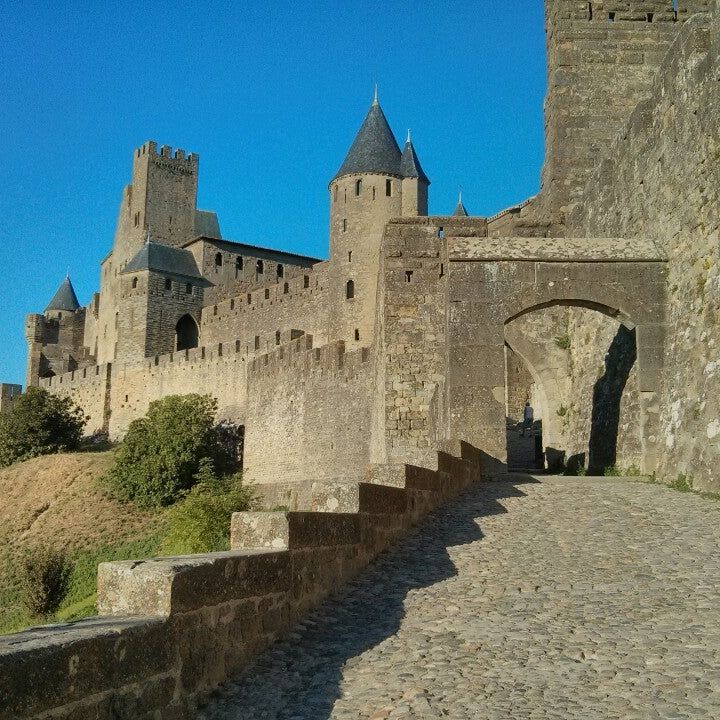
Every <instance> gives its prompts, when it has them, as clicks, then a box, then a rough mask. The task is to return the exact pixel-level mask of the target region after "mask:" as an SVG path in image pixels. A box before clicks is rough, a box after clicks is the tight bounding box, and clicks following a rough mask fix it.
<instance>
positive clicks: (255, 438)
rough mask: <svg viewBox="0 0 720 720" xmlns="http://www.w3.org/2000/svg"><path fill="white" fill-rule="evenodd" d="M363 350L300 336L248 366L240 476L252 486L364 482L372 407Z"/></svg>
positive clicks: (369, 370) (369, 367) (367, 352)
mask: <svg viewBox="0 0 720 720" xmlns="http://www.w3.org/2000/svg"><path fill="white" fill-rule="evenodd" d="M372 368H373V363H372V357H371V353H370V350H369V349H368V348H361V349H358V350H354V351H352V352H345V344H344V343H343V342H342V341H336V342H333V343H330V344H329V345H325V346H324V347H318V348H313V342H312V338H311V337H310V336H307V335H306V336H303V337H301V338H299V339H297V340H295V341H294V342H292V343H291V344H290V345H288V346H283V347H280V348H278V349H276V350H275V351H274V352H272V353H269V354H267V355H260V356H256V357H255V358H254V359H253V360H252V361H250V363H249V365H248V403H247V412H246V416H247V418H248V422H247V425H246V433H245V468H246V477H248V478H249V479H250V480H257V481H258V482H302V481H306V480H307V478H308V475H311V476H312V477H313V478H316V479H320V480H323V479H333V480H340V481H343V480H355V481H359V480H361V479H363V477H364V475H365V472H366V468H367V465H368V463H369V462H370V434H369V432H368V428H369V427H370V425H371V411H372V403H373V393H374V388H373V374H372Z"/></svg>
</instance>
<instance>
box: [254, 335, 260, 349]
mask: <svg viewBox="0 0 720 720" xmlns="http://www.w3.org/2000/svg"><path fill="white" fill-rule="evenodd" d="M255 349H256V350H259V349H260V336H259V335H256V336H255Z"/></svg>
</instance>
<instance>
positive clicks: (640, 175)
mask: <svg viewBox="0 0 720 720" xmlns="http://www.w3.org/2000/svg"><path fill="white" fill-rule="evenodd" d="M718 29H719V26H718V20H717V16H714V18H713V21H712V23H711V24H710V25H709V26H708V21H707V19H704V18H703V16H697V17H696V18H694V19H693V20H692V21H690V22H689V23H687V24H686V25H685V27H683V29H682V32H681V34H680V37H679V38H678V40H677V42H676V43H675V46H674V47H673V49H672V52H671V54H670V56H669V57H668V59H667V62H666V65H665V67H664V69H663V72H662V73H661V75H660V76H659V77H658V80H657V83H656V86H655V90H654V93H653V96H652V98H651V99H650V100H649V101H647V102H645V103H642V104H640V105H639V106H638V107H637V108H636V110H635V111H634V112H633V114H632V116H631V118H630V121H629V123H628V125H627V127H626V128H625V130H624V132H623V133H622V134H620V135H619V136H618V138H617V139H616V140H615V142H614V144H613V146H612V148H611V150H610V153H609V155H608V157H607V159H606V160H604V161H603V162H602V164H601V165H600V167H599V169H598V170H597V171H596V172H595V173H594V174H593V176H592V179H591V182H590V183H589V185H588V187H587V188H586V189H585V194H584V199H583V203H582V205H580V206H578V207H577V208H576V209H575V212H574V213H573V215H572V216H571V218H570V226H571V228H572V229H573V232H575V233H582V234H584V235H587V236H588V237H591V238H592V237H598V236H600V235H605V234H608V233H620V234H622V235H624V236H626V237H630V238H632V237H640V236H648V237H651V238H654V239H655V241H656V242H657V243H658V245H659V246H661V247H662V248H663V249H664V251H665V252H666V254H667V256H668V258H669V268H668V269H669V275H668V305H667V325H668V331H667V338H668V340H667V342H666V346H665V361H664V370H663V392H662V404H661V407H660V413H661V415H660V417H661V422H660V438H659V448H660V450H661V455H660V463H659V467H658V471H659V472H660V473H661V474H664V475H666V476H677V474H678V473H686V474H691V475H694V476H695V480H696V482H697V484H698V485H700V486H701V487H706V488H709V487H713V488H715V489H717V488H718V487H720V471H719V468H720V462H719V460H720V445H719V444H720V421H719V420H718V417H720V404H719V403H720V400H719V399H718V398H720V392H718V390H719V388H720V364H718V362H717V347H718V343H719V342H720V333H719V332H718V318H719V317H720V301H719V300H718V298H719V297H720V257H719V247H720V243H719V240H718V238H719V236H720V226H719V224H718V216H717V212H716V209H717V207H718V204H719V200H720V198H718V188H719V187H720V182H719V180H720V177H719V175H718V167H719V165H718V163H717V162H716V160H717V158H718V157H720V132H719V131H718V127H717V122H716V118H717V111H718V110H719V109H720V89H719V88H718V83H717V77H718V67H719V66H720V48H719V47H718V42H717V37H718Z"/></svg>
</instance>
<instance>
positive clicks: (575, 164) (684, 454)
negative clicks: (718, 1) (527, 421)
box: [8, 0, 720, 487]
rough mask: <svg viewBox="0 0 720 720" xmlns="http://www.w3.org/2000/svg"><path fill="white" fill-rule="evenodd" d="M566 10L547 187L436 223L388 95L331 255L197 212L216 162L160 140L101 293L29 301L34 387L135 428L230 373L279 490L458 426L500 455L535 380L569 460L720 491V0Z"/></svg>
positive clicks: (348, 170) (332, 187) (460, 210)
mask: <svg viewBox="0 0 720 720" xmlns="http://www.w3.org/2000/svg"><path fill="white" fill-rule="evenodd" d="M546 9H547V12H546V15H547V18H546V19H547V31H548V34H547V45H548V64H549V76H548V77H549V86H548V95H547V99H546V107H545V111H546V122H545V131H546V159H545V164H544V167H543V172H542V189H541V192H540V193H539V194H538V195H537V196H536V197H532V198H529V199H528V200H525V201H524V202H521V203H519V204H518V205H516V206H514V207H512V208H509V209H508V210H506V211H504V212H501V213H499V214H497V215H495V216H494V217H489V218H483V217H470V216H469V215H468V213H467V211H466V209H465V207H464V205H463V203H462V199H461V200H460V201H459V202H458V206H457V208H456V209H455V211H454V213H453V214H451V215H447V216H436V217H429V216H428V214H427V213H428V192H429V186H430V180H429V178H428V176H427V175H426V173H425V171H424V170H423V167H422V166H421V163H420V160H419V158H418V154H417V152H416V150H415V147H414V145H413V143H412V140H411V138H410V135H409V134H408V137H407V140H406V142H405V144H404V147H403V148H402V149H401V147H400V146H399V145H398V143H397V141H396V138H395V136H394V134H393V132H392V130H391V128H390V127H389V125H388V122H387V120H386V118H385V115H384V113H383V110H382V108H381V106H380V103H379V102H378V98H377V94H376V97H375V99H374V101H373V103H372V105H371V107H370V110H369V112H368V114H367V116H366V118H365V121H364V122H363V124H362V126H361V128H360V130H359V132H358V134H357V136H356V138H355V141H354V142H353V144H352V146H351V147H350V149H349V151H348V153H347V156H346V157H345V160H344V162H343V163H342V165H341V167H340V169H339V170H338V172H337V173H336V174H335V176H334V177H333V178H332V180H331V181H330V183H329V188H328V201H329V205H330V243H329V247H330V252H329V259H328V260H326V261H320V260H318V259H316V258H311V257H305V256H301V255H296V254H292V253H287V252H281V251H277V250H272V249H267V248H261V247H256V246H253V245H249V244H244V243H240V242H234V241H231V240H227V239H224V238H223V237H222V235H221V232H220V224H219V222H218V218H217V216H216V215H215V214H214V213H212V212H208V211H204V210H198V209H197V188H198V174H199V158H198V156H197V155H195V154H192V153H190V154H186V153H185V152H184V151H183V150H176V151H175V152H173V151H172V149H171V148H170V147H168V146H162V147H160V148H159V149H158V147H157V145H156V144H155V143H154V142H147V143H145V144H144V145H143V146H142V147H140V148H138V149H137V150H136V151H135V152H134V153H133V172H132V180H131V183H130V184H129V185H128V186H127V187H126V189H125V191H124V193H123V195H122V199H121V203H120V211H119V216H118V223H117V231H116V234H115V241H114V245H113V248H112V250H111V252H110V253H109V255H108V256H107V257H106V258H105V260H104V261H103V262H102V263H101V280H100V291H99V293H97V294H96V295H94V297H93V298H92V300H91V302H90V304H89V305H88V306H87V307H80V305H79V303H78V300H77V298H76V296H75V292H74V290H73V288H72V284H71V282H70V280H69V278H68V279H66V280H65V281H64V282H63V283H62V285H61V286H60V288H59V290H58V292H57V293H56V295H55V296H54V297H53V298H52V300H51V301H50V304H49V305H48V307H47V308H46V310H45V312H44V313H42V314H33V315H30V316H29V317H28V319H27V323H26V335H27V339H28V343H29V360H28V371H27V384H28V385H41V386H43V387H45V388H47V389H48V390H50V391H52V392H58V393H63V394H67V395H70V396H71V397H73V399H74V400H75V401H76V402H78V403H79V404H80V405H81V406H82V408H83V409H84V411H85V412H86V414H87V415H88V416H89V422H88V428H87V429H88V431H89V432H93V431H100V430H102V431H105V432H107V433H109V434H110V436H111V437H113V438H117V437H121V436H122V435H123V433H124V432H125V431H126V429H127V427H128V424H129V423H130V422H131V421H132V420H133V419H134V418H137V417H139V416H141V415H142V414H144V412H145V411H146V410H147V407H148V404H149V402H151V401H152V400H154V399H157V398H160V397H162V396H164V395H167V394H171V393H189V392H200V393H210V394H212V395H214V396H216V397H217V398H218V401H219V408H220V414H221V416H222V417H223V418H226V419H228V420H231V421H233V422H236V423H239V424H241V425H243V426H244V429H245V464H246V467H247V469H248V472H249V474H250V476H251V477H252V478H253V479H254V480H256V481H257V482H258V483H261V484H277V483H279V482H281V481H282V483H289V484H293V483H295V484H297V485H298V486H299V485H300V484H302V483H303V482H305V481H306V480H307V472H308V469H309V468H312V474H313V477H314V478H316V479H317V478H322V479H332V480H338V481H346V480H357V479H360V478H363V477H366V476H367V473H368V472H370V473H372V472H381V470H379V469H380V468H388V467H391V466H393V465H395V464H397V463H402V462H413V463H416V464H418V465H426V466H427V465H429V466H432V464H433V463H434V462H436V459H435V458H436V451H437V450H438V448H441V447H442V446H443V443H446V442H448V441H450V440H457V439H462V440H465V441H467V442H469V443H471V444H472V445H474V446H475V447H477V448H479V449H480V450H482V451H483V453H484V454H485V455H486V462H487V468H486V470H488V471H492V472H503V471H504V470H505V468H506V467H507V464H508V462H509V463H510V464H511V465H517V464H518V463H520V462H522V459H521V458H519V457H513V454H514V453H519V452H521V450H519V449H518V448H517V447H516V445H517V440H516V433H514V432H513V430H512V428H513V426H514V423H515V422H516V421H517V420H518V419H519V416H520V413H521V410H522V406H523V404H524V402H525V400H526V399H531V400H532V404H533V405H534V406H535V409H536V417H538V418H540V419H541V420H542V427H543V445H544V448H543V449H544V453H545V458H546V460H547V462H548V463H549V464H552V463H554V462H560V461H561V460H562V458H564V459H565V461H566V462H571V463H572V462H575V463H576V464H577V465H579V466H585V467H588V468H589V469H594V470H603V469H605V468H607V467H611V466H618V467H624V468H628V467H631V466H635V467H637V468H638V469H641V470H642V471H644V472H648V473H652V472H658V473H661V474H666V475H672V474H677V473H679V472H692V473H693V474H694V475H696V476H697V480H698V482H699V483H700V485H704V486H707V487H711V486H714V485H716V484H717V483H718V482H720V476H719V475H718V470H717V467H718V463H717V462H716V460H717V458H718V446H717V439H718V437H720V425H718V420H717V417H718V405H717V400H716V397H717V395H718V394H717V392H716V389H717V379H716V374H715V373H716V368H717V363H716V361H715V360H713V354H714V352H715V351H714V349H713V348H714V347H715V344H714V343H715V341H716V339H715V336H716V335H717V329H716V325H715V323H714V321H713V318H714V317H715V315H714V313H715V311H716V308H717V295H718V292H717V290H718V282H720V281H719V280H718V276H717V274H716V273H717V222H716V220H715V219H714V218H713V215H712V211H711V210H710V207H711V204H712V203H711V202H710V199H711V197H712V194H711V191H710V190H709V188H714V187H716V186H717V183H716V182H713V181H714V180H716V179H717V178H716V177H714V175H715V173H716V170H715V168H714V166H713V163H711V162H709V161H708V160H709V159H710V158H714V157H715V156H714V155H713V152H714V150H713V148H714V147H715V146H714V145H713V144H712V143H710V144H707V143H705V140H703V141H702V142H700V141H699V138H703V139H706V138H707V137H708V136H709V137H710V138H713V137H714V131H710V130H708V129H707V123H708V122H709V118H710V115H711V113H710V108H711V107H712V105H711V104H709V103H710V101H711V99H708V98H705V95H704V94H707V93H709V92H711V87H710V86H711V81H710V80H709V79H706V75H710V74H711V71H710V70H709V69H708V68H709V65H711V61H710V60H709V59H708V58H709V57H710V56H711V53H712V52H713V51H714V45H713V44H712V42H711V39H710V38H711V33H710V32H709V30H708V29H707V26H708V23H709V20H708V17H711V18H714V15H711V16H708V15H707V14H706V13H707V11H713V12H714V9H715V8H714V3H713V2H711V0H691V1H687V2H682V1H681V2H679V3H677V2H676V3H672V2H668V1H667V0H646V1H644V2H640V1H639V0H627V1H625V2H607V1H606V0H605V1H596V2H577V1H576V0H552V1H549V2H547V4H546ZM703 73H705V74H703ZM688 388H690V390H691V391H690V392H688ZM8 392H9V393H10V395H14V394H16V391H10V390H8ZM508 454H509V455H510V457H508ZM368 468H369V469H368Z"/></svg>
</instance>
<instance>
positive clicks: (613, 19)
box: [608, 12, 615, 22]
mask: <svg viewBox="0 0 720 720" xmlns="http://www.w3.org/2000/svg"><path fill="white" fill-rule="evenodd" d="M608 22H615V13H614V12H611V13H608Z"/></svg>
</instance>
